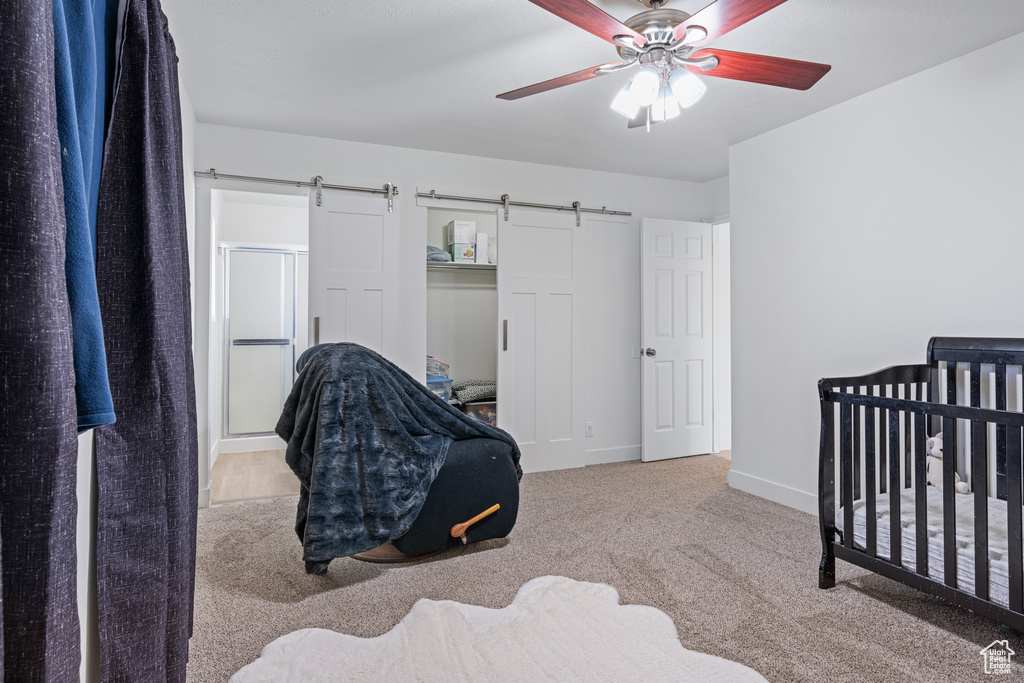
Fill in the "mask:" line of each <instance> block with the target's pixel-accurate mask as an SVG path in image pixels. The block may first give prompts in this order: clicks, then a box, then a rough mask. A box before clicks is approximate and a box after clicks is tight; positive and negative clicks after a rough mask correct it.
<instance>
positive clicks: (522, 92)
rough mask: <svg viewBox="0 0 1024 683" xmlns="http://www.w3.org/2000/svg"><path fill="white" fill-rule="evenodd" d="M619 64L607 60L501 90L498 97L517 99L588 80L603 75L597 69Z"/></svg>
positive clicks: (500, 98)
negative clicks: (520, 86) (605, 62)
mask: <svg viewBox="0 0 1024 683" xmlns="http://www.w3.org/2000/svg"><path fill="white" fill-rule="evenodd" d="M619 64H620V62H609V63H607V64H601V65H600V66H592V67H590V68H589V69H584V70H583V71H577V72H576V73H574V74H566V75H565V76H559V77H558V78H552V79H551V80H550V81H544V82H542V83H534V84H533V85H528V86H526V87H525V88H519V89H518V90H509V91H508V92H503V93H501V94H500V95H498V99H499V100H518V99H519V98H520V97H529V96H530V95H536V94H537V93H539V92H545V91H548V90H554V89H555V88H561V87H562V86H563V85H572V84H573V83H579V82H580V81H588V80H590V79H591V78H597V77H598V76H603V75H604V74H602V73H598V71H597V70H598V69H603V68H605V67H610V66H619Z"/></svg>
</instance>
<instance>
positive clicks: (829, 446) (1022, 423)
mask: <svg viewBox="0 0 1024 683" xmlns="http://www.w3.org/2000/svg"><path fill="white" fill-rule="evenodd" d="M1008 342H1009V343H1008ZM928 360H929V363H928V364H926V365H903V366H894V367H890V368H886V369H884V370H880V371H878V372H875V373H871V374H868V375H863V376H859V377H839V378H826V379H822V380H821V381H820V382H819V383H818V391H819V398H820V403H821V418H822V422H821V443H820V457H819V519H820V530H821V540H822V547H823V553H822V560H821V565H820V566H819V585H820V586H821V587H822V588H830V587H832V586H834V585H835V558H836V557H839V558H840V559H843V560H846V561H849V562H852V563H854V564H857V565H859V566H863V567H865V568H868V569H871V570H873V571H876V572H877V573H880V574H882V575H885V576H888V577H890V578H894V579H896V580H899V581H901V582H903V583H906V584H908V585H911V586H913V587H915V588H918V589H920V590H924V591H926V592H929V593H932V594H934V595H938V596H940V597H942V598H945V599H947V600H949V601H951V602H953V603H955V604H958V605H961V606H964V607H967V608H969V609H972V610H974V611H975V612H978V613H981V614H986V615H988V616H990V617H992V618H994V619H997V620H998V621H1000V622H1001V623H1005V624H1009V625H1011V626H1013V627H1014V628H1016V629H1018V630H1021V631H1024V614H1022V613H1024V567H1022V564H1024V562H1022V557H1024V555H1022V546H1024V541H1022V537H1024V534H1022V519H1021V518H1022V502H1024V498H1022V496H1024V491H1022V455H1024V451H1022V445H1024V438H1022V437H1024V412H1020V405H1019V403H1020V400H1019V399H1018V400H1017V403H1018V405H1017V406H1016V407H1017V410H1007V407H1008V406H1007V400H1006V398H1007V395H1011V396H1012V395H1013V394H1012V392H1008V391H1007V365H1011V366H1012V365H1019V364H1022V363H1024V340H992V339H980V340H979V339H975V340H964V339H959V338H948V337H947V338H933V339H932V341H931V342H930V344H929V348H928ZM985 365H988V366H991V367H989V368H983V366H985ZM961 366H963V367H961ZM986 372H987V373H988V374H989V375H991V376H992V378H993V379H991V380H986V381H988V383H989V385H990V386H989V387H988V388H987V389H988V393H987V395H988V396H989V397H991V395H992V393H994V394H995V399H994V401H993V400H991V398H988V399H986V400H983V394H984V393H985V392H983V391H982V381H981V378H982V377H983V376H985V373H986ZM1017 372H1018V374H1019V368H1018V370H1017ZM965 378H966V386H961V385H960V382H962V381H963V380H964V379H965ZM1015 381H1016V380H1015ZM1016 386H1017V387H1018V389H1017V391H1018V393H1019V391H1020V389H1019V386H1020V385H1019V384H1017V385H1016ZM943 401H944V402H943ZM983 406H988V407H983ZM993 406H994V407H993ZM938 431H942V432H943V435H944V443H945V444H947V449H946V453H945V457H944V458H943V462H942V517H941V529H942V541H943V547H942V562H941V568H939V567H934V566H933V567H929V561H930V558H929V538H928V524H927V521H928V503H927V500H928V495H927V492H928V486H929V484H928V482H927V472H926V469H927V456H926V452H925V447H926V442H927V439H928V438H929V436H930V435H933V434H935V433H936V432H938ZM958 444H959V445H960V448H961V451H962V452H960V453H959V457H958V452H957V445H958ZM837 456H838V459H837ZM993 467H994V468H995V477H990V469H992V468H993ZM958 474H959V475H961V476H962V477H963V478H964V480H965V481H969V486H970V491H969V493H968V494H958V493H957V492H956V488H955V482H956V476H957V475H958ZM992 482H994V484H993V483H992ZM908 493H912V494H913V500H914V503H913V509H912V514H913V519H914V522H915V527H916V528H915V531H914V536H913V537H912V539H909V538H908V539H906V540H907V542H908V544H909V541H910V540H913V542H914V543H913V544H914V546H915V552H914V553H913V555H914V556H913V557H912V558H906V557H903V544H904V540H905V539H903V538H902V537H901V535H902V533H903V530H902V529H901V525H900V523H899V521H900V520H901V519H902V517H901V512H903V511H905V508H906V502H904V501H903V500H902V496H904V495H905V494H908ZM990 499H998V500H999V502H998V503H996V504H997V505H1002V504H1005V505H1006V528H1007V538H1006V542H1007V550H1008V557H1007V571H1008V575H1009V576H1008V578H1009V596H1008V608H1004V607H1001V606H1000V605H998V604H995V603H993V602H992V594H991V576H990V571H989V550H990V537H989V521H990V520H989V505H990ZM837 500H838V503H839V505H840V507H841V508H842V515H841V516H842V519H841V520H837V517H836V510H837V508H836V503H837ZM880 500H881V501H884V502H882V503H879V501H880ZM855 501H863V502H862V504H863V506H864V508H865V509H864V528H863V543H858V542H857V541H856V540H855V535H856V534H855ZM1003 501H1005V502H1003ZM880 504H881V505H883V506H887V507H888V513H889V520H890V523H889V525H888V526H889V537H888V549H887V553H886V554H887V555H888V558H886V557H883V556H881V555H880V552H879V530H878V523H877V513H878V512H879V510H878V509H877V508H878V505H880ZM901 506H902V507H901ZM963 506H967V507H966V508H964V509H969V510H972V513H973V534H974V554H973V565H974V570H973V586H971V587H970V590H961V589H960V588H959V587H958V580H959V578H960V567H959V566H958V564H959V562H958V555H957V543H958V539H957V513H956V510H957V508H958V507H963ZM882 511H883V512H884V511H885V508H884V507H883V510H882ZM908 512H910V511H908ZM999 514H1001V511H1000V513H999ZM933 561H934V560H933ZM939 569H941V581H939V580H936V579H934V578H932V576H937V575H938V570H939Z"/></svg>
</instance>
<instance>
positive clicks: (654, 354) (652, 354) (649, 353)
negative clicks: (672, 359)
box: [644, 349, 658, 358]
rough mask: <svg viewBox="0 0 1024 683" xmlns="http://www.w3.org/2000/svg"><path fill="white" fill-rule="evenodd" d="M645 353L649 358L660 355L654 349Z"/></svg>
mask: <svg viewBox="0 0 1024 683" xmlns="http://www.w3.org/2000/svg"><path fill="white" fill-rule="evenodd" d="M644 353H646V354H647V357H648V358H654V357H655V356H657V355H658V352H657V351H655V350H654V349H647V350H646V351H644Z"/></svg>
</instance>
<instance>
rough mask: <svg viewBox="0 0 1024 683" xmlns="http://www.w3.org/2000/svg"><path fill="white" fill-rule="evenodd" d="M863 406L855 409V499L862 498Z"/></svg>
mask: <svg viewBox="0 0 1024 683" xmlns="http://www.w3.org/2000/svg"><path fill="white" fill-rule="evenodd" d="M853 393H855V394H859V393H860V387H854V388H853ZM863 411H864V408H863V407H862V406H856V407H855V408H854V409H853V499H854V500H860V496H861V483H860V421H861V420H860V416H861V414H862V413H863Z"/></svg>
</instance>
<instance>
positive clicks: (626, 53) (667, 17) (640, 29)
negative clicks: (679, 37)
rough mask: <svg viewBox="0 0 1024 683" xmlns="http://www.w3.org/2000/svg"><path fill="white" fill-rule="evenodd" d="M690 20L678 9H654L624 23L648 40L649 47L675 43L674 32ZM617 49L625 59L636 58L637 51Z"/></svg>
mask: <svg viewBox="0 0 1024 683" xmlns="http://www.w3.org/2000/svg"><path fill="white" fill-rule="evenodd" d="M644 4H646V3H644ZM689 18H690V15H689V14H687V13H686V12H683V11H681V10H677V9H652V10H647V11H646V12H641V13H640V14H636V15H634V16H632V17H630V18H629V19H626V20H625V21H624V22H622V23H624V24H625V25H626V26H628V27H629V28H631V29H633V30H634V31H636V32H637V33H639V34H640V35H642V36H643V37H644V38H646V39H647V44H648V45H650V44H651V43H664V44H666V45H667V44H669V43H671V42H672V41H673V37H672V30H673V29H674V28H675V27H676V26H678V25H679V24H681V23H683V22H684V21H686V20H687V19H689ZM616 49H617V50H618V53H619V56H620V57H622V58H623V59H626V60H630V59H633V58H635V57H636V51H635V50H631V49H629V48H628V47H622V46H619V47H618V48H616Z"/></svg>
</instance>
